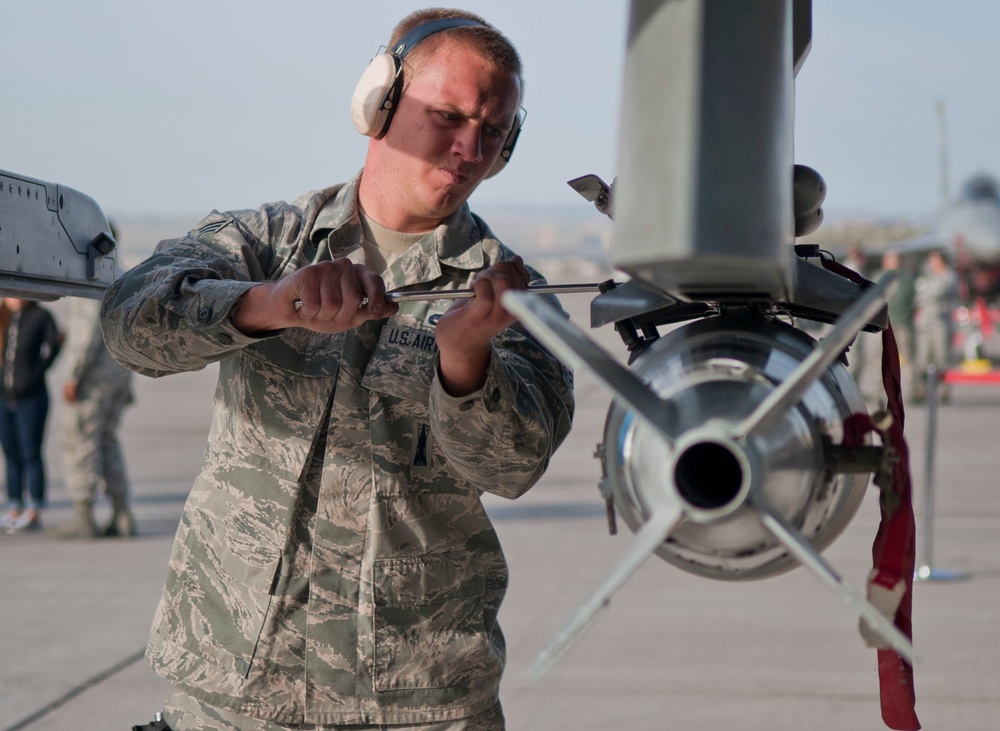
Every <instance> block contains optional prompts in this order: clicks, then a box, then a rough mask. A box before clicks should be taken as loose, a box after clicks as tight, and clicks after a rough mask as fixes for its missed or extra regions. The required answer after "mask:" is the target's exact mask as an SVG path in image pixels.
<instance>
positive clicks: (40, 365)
mask: <svg viewBox="0 0 1000 731" xmlns="http://www.w3.org/2000/svg"><path fill="white" fill-rule="evenodd" d="M0 328H2V329H0V376H2V382H0V444H2V446H3V454H4V459H5V460H6V463H7V512H6V513H5V514H4V515H3V516H0V526H2V528H3V530H4V531H6V532H7V533H19V532H21V531H26V530H37V529H39V528H41V526H42V520H41V511H42V508H43V507H44V506H45V488H46V484H45V462H44V458H43V456H42V444H43V442H44V439H45V421H46V419H47V418H48V414H49V391H48V387H47V385H46V383H45V373H46V371H48V369H49V368H50V367H51V366H52V363H53V362H54V361H55V359H56V356H57V355H59V348H60V347H61V345H62V335H61V334H60V332H59V328H58V327H57V326H56V321H55V320H54V319H53V317H52V315H51V314H50V313H49V311H48V310H46V309H45V308H43V307H42V306H41V305H38V304H36V303H34V302H32V301H30V300H23V299H16V298H14V297H5V298H3V299H2V300H0ZM25 492H27V502H25Z"/></svg>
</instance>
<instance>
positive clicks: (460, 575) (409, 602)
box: [373, 551, 496, 691]
mask: <svg viewBox="0 0 1000 731" xmlns="http://www.w3.org/2000/svg"><path fill="white" fill-rule="evenodd" d="M373 584H374V586H373V595H374V598H375V617H374V620H375V657H374V676H375V689H376V690H379V691H384V690H401V689H420V688H445V687H452V686H459V685H467V684H471V683H473V682H474V680H475V678H476V677H478V676H481V675H482V674H483V673H484V672H485V673H487V674H488V673H489V672H491V671H493V668H492V666H493V665H495V663H496V659H495V658H493V657H492V655H491V653H490V644H489V638H488V637H487V633H486V626H485V622H484V618H483V608H484V607H483V595H484V592H485V582H484V579H483V574H482V571H481V570H480V567H479V562H478V560H477V559H476V557H475V555H474V554H472V553H470V552H467V551H455V552H451V553H444V554H434V555H430V556H418V557H413V558H401V559H388V560H383V561H376V562H375V567H374V571H373Z"/></svg>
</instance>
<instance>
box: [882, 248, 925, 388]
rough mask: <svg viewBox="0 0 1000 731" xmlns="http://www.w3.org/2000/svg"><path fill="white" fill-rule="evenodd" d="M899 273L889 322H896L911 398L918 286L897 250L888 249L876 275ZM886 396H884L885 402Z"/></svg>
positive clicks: (903, 372)
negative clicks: (904, 266)
mask: <svg viewBox="0 0 1000 731" xmlns="http://www.w3.org/2000/svg"><path fill="white" fill-rule="evenodd" d="M890 271H891V272H896V277H897V279H896V281H897V285H896V290H895V291H894V292H893V294H892V296H891V297H890V298H889V302H888V305H889V322H890V323H891V324H892V332H893V335H894V336H895V338H896V347H897V349H898V350H899V360H900V378H901V380H902V384H901V386H902V389H903V393H904V394H906V395H907V396H906V397H907V399H910V398H914V384H915V383H916V381H915V379H914V360H915V356H916V350H915V348H914V340H915V337H914V332H913V320H914V315H915V312H916V304H915V303H916V300H915V298H916V288H915V285H914V276H913V274H911V273H910V272H909V271H907V270H906V269H904V268H902V267H901V266H900V260H899V253H898V252H896V251H892V250H891V249H890V250H889V251H886V252H885V254H883V255H882V270H881V271H880V272H879V273H878V274H876V275H875V277H873V279H874V280H875V281H878V280H879V279H881V278H882V275H883V274H885V273H886V272H890ZM878 365H879V374H878V381H879V382H880V383H881V380H882V377H881V364H878ZM884 400H885V398H884V396H883V398H882V401H884Z"/></svg>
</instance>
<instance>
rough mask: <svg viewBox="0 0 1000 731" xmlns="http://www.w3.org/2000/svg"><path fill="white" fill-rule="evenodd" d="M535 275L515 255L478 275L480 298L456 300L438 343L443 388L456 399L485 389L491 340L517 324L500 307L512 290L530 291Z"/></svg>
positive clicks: (440, 326)
mask: <svg viewBox="0 0 1000 731" xmlns="http://www.w3.org/2000/svg"><path fill="white" fill-rule="evenodd" d="M530 281H531V275H530V274H529V273H528V270H527V268H526V267H525V266H524V261H523V260H522V259H521V257H519V256H515V257H514V258H513V259H510V260H509V261H499V262H497V263H496V264H494V265H493V266H491V267H490V268H489V269H484V270H483V271H481V272H479V274H478V275H476V278H475V280H474V281H473V282H472V288H473V289H474V290H475V292H476V296H475V297H473V298H471V299H463V300H456V301H455V304H453V305H452V306H451V307H450V308H449V309H448V311H447V312H445V313H444V315H442V316H441V319H440V320H439V321H438V324H437V328H436V334H435V340H436V342H437V346H438V349H439V351H440V367H441V385H442V386H444V389H445V391H447V392H448V393H449V394H451V395H452V396H465V395H466V394H470V393H472V392H473V391H476V390H478V389H480V388H482V387H483V384H484V383H485V382H486V371H487V368H488V367H489V362H490V341H491V340H493V337H494V336H495V335H499V334H500V333H502V332H503V331H504V330H506V329H507V328H508V327H510V326H511V325H513V324H514V322H515V321H516V320H517V318H516V317H514V316H513V315H511V314H510V313H509V312H507V310H505V309H504V307H503V305H502V304H500V296H501V295H502V294H503V293H504V292H506V291H507V290H508V289H526V288H527V286H528V282H530Z"/></svg>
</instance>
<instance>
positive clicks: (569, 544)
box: [0, 295, 1000, 731]
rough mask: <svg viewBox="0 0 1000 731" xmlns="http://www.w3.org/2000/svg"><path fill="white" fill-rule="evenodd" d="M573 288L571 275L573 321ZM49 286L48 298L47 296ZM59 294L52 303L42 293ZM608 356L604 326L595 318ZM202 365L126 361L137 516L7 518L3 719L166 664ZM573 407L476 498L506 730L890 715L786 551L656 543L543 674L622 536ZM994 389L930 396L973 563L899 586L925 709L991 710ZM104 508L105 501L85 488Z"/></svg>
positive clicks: (141, 699)
mask: <svg viewBox="0 0 1000 731" xmlns="http://www.w3.org/2000/svg"><path fill="white" fill-rule="evenodd" d="M589 301H590V296H588V295H567V296H565V297H563V302H564V305H565V306H566V307H567V309H569V310H570V312H571V314H572V316H573V319H574V321H576V322H578V323H581V324H582V325H583V326H584V327H587V325H588V323H589V318H588V315H587V305H588V303H589ZM57 307H58V305H57ZM57 312H58V310H57ZM593 334H594V335H595V337H597V339H598V340H599V341H600V342H601V343H602V344H604V345H605V347H606V348H607V349H609V350H611V351H612V352H613V353H615V354H616V355H617V356H619V357H624V354H625V349H624V346H622V345H621V343H620V341H619V340H618V337H617V335H615V333H614V332H613V331H612V330H611V328H602V329H600V330H598V331H596V332H594V333H593ZM215 375H216V369H214V368H211V369H208V370H206V371H204V372H200V373H193V374H184V375H179V376H172V377H168V378H165V379H161V380H152V379H147V378H137V379H136V382H135V385H136V393H137V403H136V404H135V405H134V406H133V407H132V408H131V409H129V411H128V412H127V414H126V417H125V422H124V428H123V430H122V436H123V439H124V444H125V450H126V454H127V458H128V462H129V470H130V473H131V476H132V480H133V485H134V507H135V512H136V516H137V518H138V525H139V531H140V535H139V536H138V537H137V538H135V539H131V540H120V539H113V540H100V541H60V540H57V539H54V538H52V537H50V536H48V535H45V534H39V533H35V534H26V535H16V536H8V535H0V586H2V589H0V616H2V617H3V623H2V630H0V659H2V662H0V731H19V730H20V729H29V730H30V731H70V730H71V729H73V730H76V729H87V730H88V731H104V730H105V729H106V730H108V731H111V730H119V731H123V730H124V729H128V728H130V727H131V726H132V725H133V724H136V723H141V722H148V721H149V720H151V718H152V715H153V713H154V712H155V711H156V710H158V709H159V707H160V704H161V703H162V701H163V698H164V697H165V695H166V693H167V690H168V688H167V684H166V683H165V682H164V681H162V680H160V679H159V678H158V677H157V676H155V675H154V674H153V673H152V671H151V670H149V669H148V667H147V666H146V664H145V661H144V660H143V659H142V658H141V654H142V651H143V648H144V646H145V642H146V637H147V633H148V630H149V625H150V622H151V620H152V616H153V611H154V608H155V606H156V603H157V600H158V598H159V595H160V591H161V587H162V581H163V578H164V575H165V567H166V562H167V558H168V555H169V551H170V545H171V541H172V537H173V533H174V530H175V528H176V526H177V521H178V518H179V516H180V512H181V508H182V505H183V501H184V499H185V496H186V493H187V490H188V488H189V486H190V484H191V483H192V481H193V479H194V476H195V474H196V473H197V471H198V469H199V466H200V463H201V457H202V452H203V449H204V444H205V435H206V434H207V431H208V423H209V414H210V410H211V399H212V392H213V389H214V380H215ZM61 383H62V381H61V366H57V367H56V369H54V371H53V373H51V374H50V387H51V391H52V396H53V409H52V414H51V418H50V422H49V430H48V436H47V458H48V467H49V475H50V492H49V496H50V507H49V509H47V510H46V512H45V513H44V521H45V524H46V525H47V526H49V527H54V526H57V525H58V524H59V523H61V522H63V521H64V520H66V519H68V518H69V516H70V504H69V501H68V499H67V496H66V491H65V488H64V484H63V480H62V471H63V470H62V463H61V455H60V452H59V450H60V435H59V422H60V417H61V414H62V411H63V408H62V404H61V401H60V400H59V398H58V393H59V388H60V386H61ZM576 393H577V399H578V406H577V414H576V419H575V426H574V430H573V432H572V434H571V435H570V437H569V440H568V442H567V443H566V444H565V445H564V446H563V447H562V449H561V450H560V451H559V453H557V455H556V456H555V458H554V460H553V463H552V465H551V467H550V469H549V471H548V473H547V474H546V476H545V477H544V478H543V480H542V481H541V482H540V483H539V484H538V485H537V486H536V487H535V488H534V489H533V490H532V491H531V492H530V493H528V494H527V495H526V496H524V497H523V498H521V499H520V500H517V501H514V502H510V501H504V500H500V499H494V498H492V497H487V498H486V501H487V505H488V507H489V510H490V513H491V515H492V516H493V518H494V519H495V522H496V526H497V530H498V532H499V534H500V538H501V540H502V542H503V545H504V547H505V550H506V552H507V557H508V561H509V564H510V570H511V586H510V590H509V593H508V596H507V600H506V602H505V604H504V606H503V609H502V611H501V617H500V621H501V624H502V626H503V628H504V631H505V634H506V637H507V642H508V653H509V661H508V669H507V675H506V677H505V680H504V686H503V694H502V699H503V703H504V708H505V711H506V714H507V719H508V728H510V729H511V730H512V731H527V730H534V729H575V730H576V731H591V730H593V731H597V730H599V729H600V730H604V729H608V728H623V729H642V730H645V729H650V730H652V729H693V730H698V729H717V728H733V729H741V730H745V731H756V730H758V729H759V730H763V729H767V730H768V731H792V730H795V731H799V730H800V729H803V728H809V729H814V728H815V729H824V731H841V730H843V731H848V730H850V731H864V730H866V729H881V728H884V726H883V724H882V722H881V718H880V711H879V691H878V677H877V673H876V654H875V651H874V650H871V649H869V648H867V647H865V646H864V644H863V642H862V640H861V638H860V636H859V634H858V631H857V619H856V617H855V616H854V614H853V612H852V611H851V610H850V609H849V608H848V607H847V606H846V605H844V604H842V603H841V602H840V600H839V599H837V598H836V597H835V596H834V595H833V594H832V593H831V592H830V591H829V590H828V589H827V588H825V586H824V585H822V584H821V583H820V582H819V581H818V580H817V579H816V578H815V577H814V576H813V575H812V574H810V573H809V572H808V571H806V570H804V569H797V570H795V571H792V572H790V573H788V574H786V575H784V576H781V577H777V578H773V579H767V580H763V581H758V582H751V583H725V582H717V581H711V580H707V579H701V578H697V577H695V576H692V575H689V574H686V573H685V572H683V571H681V570H679V569H677V568H674V567H672V566H671V565H669V564H667V563H665V562H663V561H661V560H659V559H657V558H655V557H654V558H651V559H650V560H648V561H647V562H646V564H645V565H643V567H642V568H641V569H640V570H639V571H638V572H637V573H636V574H635V575H634V576H633V577H632V578H631V579H630V580H629V581H628V582H627V583H626V584H625V586H624V587H623V588H622V590H621V591H620V592H619V593H618V594H617V595H616V596H615V598H614V600H613V601H612V602H611V604H610V606H609V607H608V608H607V610H605V611H604V612H603V615H602V617H601V618H600V620H599V621H598V622H596V623H595V625H594V626H593V627H592V628H591V629H590V630H589V631H588V632H587V633H586V634H584V635H583V636H582V637H581V639H580V640H579V642H578V643H577V644H576V645H575V646H574V647H573V648H572V649H571V650H570V651H569V652H568V653H567V654H566V655H565V656H564V657H563V658H562V659H561V660H560V661H559V662H558V663H557V664H556V665H555V666H554V667H553V668H552V669H551V670H550V671H549V672H548V673H547V674H546V675H544V676H543V677H542V678H541V679H540V680H538V681H536V682H531V681H529V680H527V679H526V677H525V673H526V670H527V668H528V666H529V665H530V664H531V662H532V661H533V660H534V658H535V656H536V655H537V654H538V653H539V652H540V651H541V650H542V649H543V648H544V647H545V646H546V644H547V643H548V641H549V640H550V639H551V638H552V637H553V635H554V634H555V633H556V632H557V631H558V630H559V629H560V628H561V627H562V626H563V624H564V623H565V622H566V621H567V620H568V618H569V617H570V616H571V615H572V613H573V612H574V610H575V609H576V607H577V606H578V605H579V604H580V603H581V602H582V601H583V600H584V599H585V598H586V597H587V596H589V594H590V593H591V592H592V591H593V590H594V589H595V588H596V587H597V586H598V585H599V584H600V583H601V581H602V580H603V578H604V577H605V576H606V575H607V574H608V573H609V572H610V571H611V570H612V568H613V567H614V566H615V564H616V562H617V561H618V560H619V559H620V557H621V556H622V554H623V553H624V552H625V550H626V549H627V548H628V546H629V545H630V544H631V541H632V534H631V533H630V532H629V531H628V529H627V528H626V527H625V526H624V524H622V525H621V529H620V532H619V534H618V535H617V536H609V535H608V531H607V526H606V519H605V514H604V505H603V501H602V500H601V498H600V495H599V493H598V490H597V481H598V478H599V472H600V469H599V466H598V463H597V461H596V460H595V459H594V458H593V456H592V455H593V452H594V448H595V445H596V444H597V443H598V442H599V441H600V440H601V432H602V428H603V423H604V416H605V413H606V411H607V407H608V404H609V400H610V399H609V396H608V394H607V393H606V392H604V391H603V389H601V388H600V387H599V386H597V385H596V383H595V382H594V381H593V380H592V379H591V378H590V377H589V376H587V375H586V374H582V373H578V374H577V389H576ZM998 425H1000V388H990V387H982V386H958V387H956V388H955V390H954V392H953V397H952V403H951V404H950V405H947V406H943V407H941V408H940V410H939V424H938V443H937V451H936V455H937V460H936V462H937V466H936V470H935V484H936V490H935V494H934V504H935V510H934V518H933V525H932V530H931V533H930V535H931V536H932V537H933V564H932V565H933V567H934V568H936V569H940V570H944V569H950V570H954V571H959V572H964V573H966V574H967V575H968V576H967V579H966V580H964V581H957V582H929V583H919V584H917V586H916V589H915V592H914V594H915V596H914V612H913V616H914V640H915V644H916V647H917V650H918V652H919V653H920V654H921V655H922V661H921V662H920V663H919V664H918V665H917V667H916V669H915V685H916V694H917V711H918V714H919V716H920V719H921V721H922V722H923V725H924V728H925V729H947V730H948V731H957V730H960V729H969V730H970V731H971V730H977V731H979V730H982V729H994V728H998V727H1000V722H998V721H997V718H998V717H1000V632H998V630H997V623H998V619H1000V490H998V489H997V485H998V474H1000V449H998V448H997V446H996V440H997V433H998V430H997V427H998ZM906 433H907V436H908V439H909V445H910V450H911V459H912V464H913V478H914V480H913V481H914V493H915V508H916V513H917V528H918V564H919V563H922V562H924V558H925V557H924V555H923V551H922V548H923V545H924V543H923V542H924V540H925V534H926V530H925V528H926V526H927V521H926V516H925V509H924V506H925V502H924V497H923V496H924V493H923V490H924V484H925V475H924V470H923V465H924V455H925V454H926V451H925V450H926V443H925V435H926V409H925V408H924V407H914V406H911V407H909V409H908V420H907V428H906ZM99 510H100V517H101V519H103V518H105V517H106V515H107V513H108V507H107V505H106V503H103V502H102V504H101V505H100V506H99ZM878 515H879V513H878V504H877V495H876V494H875V491H874V490H872V491H871V494H870V495H869V498H868V499H867V500H866V502H865V503H864V504H863V505H862V507H861V510H860V512H859V515H858V516H857V518H855V520H854V521H853V522H852V523H851V525H850V526H848V528H847V529H846V531H845V532H844V533H843V534H842V535H841V536H840V537H839V538H838V539H837V540H836V541H835V542H834V544H833V545H832V546H831V547H830V548H829V549H828V550H827V551H826V553H825V555H826V557H827V559H828V560H829V561H830V562H831V563H832V564H833V565H834V566H835V567H836V568H837V569H838V570H839V571H840V573H841V574H842V575H843V577H844V578H845V580H846V581H848V582H849V583H851V584H853V585H855V586H858V587H860V586H861V585H862V584H863V582H864V580H865V577H866V575H867V573H868V571H869V570H870V566H871V543H872V540H873V538H874V537H875V532H876V529H877V526H878Z"/></svg>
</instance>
